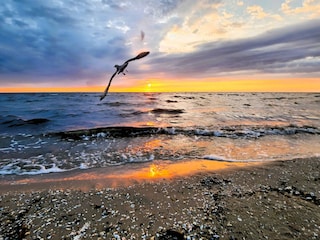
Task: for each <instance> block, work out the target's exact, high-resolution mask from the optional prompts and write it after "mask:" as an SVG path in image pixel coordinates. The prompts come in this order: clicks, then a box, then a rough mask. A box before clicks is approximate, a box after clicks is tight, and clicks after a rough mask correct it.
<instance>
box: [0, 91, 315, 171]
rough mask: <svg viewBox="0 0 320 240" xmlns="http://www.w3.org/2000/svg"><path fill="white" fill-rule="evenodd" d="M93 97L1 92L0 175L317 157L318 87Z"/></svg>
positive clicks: (96, 95)
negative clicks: (290, 90) (288, 90)
mask: <svg viewBox="0 0 320 240" xmlns="http://www.w3.org/2000/svg"><path fill="white" fill-rule="evenodd" d="M99 99H100V93H8V94H6V93H2V94H0V175H3V176H4V175H37V174H47V173H53V172H66V171H74V170H77V171H79V169H83V170H85V169H91V168H108V167H112V166H128V164H135V165H136V166H139V164H141V166H142V165H143V163H146V162H154V161H157V162H161V161H166V162H172V163H177V162H180V161H186V162H187V161H188V160H191V159H192V160H199V161H200V160H203V159H206V160H210V161H211V160H212V161H224V162H267V161H277V160H290V159H301V160H303V159H304V158H310V157H319V156H320V93H180V92H179V93H109V94H108V95H107V97H106V98H105V99H104V100H103V101H100V100H99ZM186 167H187V166H186ZM80 171H81V170H80Z"/></svg>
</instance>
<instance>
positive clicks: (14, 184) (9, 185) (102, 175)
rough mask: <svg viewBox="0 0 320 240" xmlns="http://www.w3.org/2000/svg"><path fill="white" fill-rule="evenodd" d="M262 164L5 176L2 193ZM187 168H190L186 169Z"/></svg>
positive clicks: (111, 184)
mask: <svg viewBox="0 0 320 240" xmlns="http://www.w3.org/2000/svg"><path fill="white" fill-rule="evenodd" d="M257 164H261V162H226V161H213V160H203V159H190V160H182V161H164V160H154V161H152V162H145V163H131V164H126V165H119V166H109V167H103V168H89V169H75V170H71V171H65V172H57V173H47V174H38V175H5V176H2V177H1V178H0V193H2V194H3V193H6V192H30V191H39V190H44V191H45V190H49V189H50V190H64V189H68V190H82V191H90V190H100V189H103V188H119V187H129V186H131V185H135V184H139V183H147V182H157V181H161V180H171V179H175V178H179V177H188V176H192V175H195V174H198V173H200V172H211V171H222V170H226V169H233V168H238V167H246V166H251V165H257ZM186 165H187V167H186Z"/></svg>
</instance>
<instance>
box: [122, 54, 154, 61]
mask: <svg viewBox="0 0 320 240" xmlns="http://www.w3.org/2000/svg"><path fill="white" fill-rule="evenodd" d="M149 53H150V52H141V53H139V54H138V55H137V56H136V57H134V58H130V59H129V60H127V61H125V63H128V62H131V61H134V60H137V59H140V58H143V57H145V56H147V55H148V54H149Z"/></svg>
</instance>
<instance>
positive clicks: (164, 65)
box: [0, 0, 320, 92]
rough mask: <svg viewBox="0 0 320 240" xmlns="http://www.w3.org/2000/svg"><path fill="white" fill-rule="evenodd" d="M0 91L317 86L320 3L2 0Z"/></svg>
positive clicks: (288, 88)
mask: <svg viewBox="0 0 320 240" xmlns="http://www.w3.org/2000/svg"><path fill="white" fill-rule="evenodd" d="M0 28H1V31H0V92H19V91H23V92H28V91H29V92H32V91H95V92H96V91H103V90H104V88H105V86H106V85H107V84H108V81H109V78H110V77H111V75H112V74H113V73H114V72H115V68H114V65H115V64H122V63H123V62H124V61H126V60H127V59H129V58H132V57H134V56H136V55H137V54H138V53H139V52H141V51H150V54H149V55H148V56H146V57H145V58H142V59H139V60H136V61H132V62H130V63H129V66H128V68H127V69H128V73H127V74H126V75H125V76H124V75H117V76H116V77H115V78H114V79H113V82H112V85H111V88H110V91H113V92H117V91H129V92H132V91H138V92H149V91H150V92H157V91H160V92H161V91H281V92H283V91H312V92H320V0H265V1H262V0H198V1H193V0H130V1H129V0H127V1H126V0H82V1H78V0H46V1H42V0H33V1H28V0H4V1H3V2H2V3H1V5H0Z"/></svg>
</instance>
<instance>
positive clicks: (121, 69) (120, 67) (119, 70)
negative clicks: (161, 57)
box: [100, 52, 150, 101]
mask: <svg viewBox="0 0 320 240" xmlns="http://www.w3.org/2000/svg"><path fill="white" fill-rule="evenodd" d="M149 53H150V52H141V53H139V54H138V55H137V56H136V57H134V58H130V59H129V60H127V61H125V62H124V63H123V64H122V65H114V67H115V68H116V71H115V72H114V73H113V74H112V76H111V78H110V80H109V84H108V86H107V88H106V90H105V91H104V93H103V95H102V96H101V97H100V101H101V100H102V99H104V98H105V96H106V95H107V93H108V90H109V87H110V85H111V82H112V79H113V78H114V77H115V76H116V74H120V73H122V74H123V75H126V74H125V73H124V70H125V69H126V68H127V66H128V64H129V62H131V61H134V60H137V59H140V58H143V57H145V56H147V55H148V54H149Z"/></svg>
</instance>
